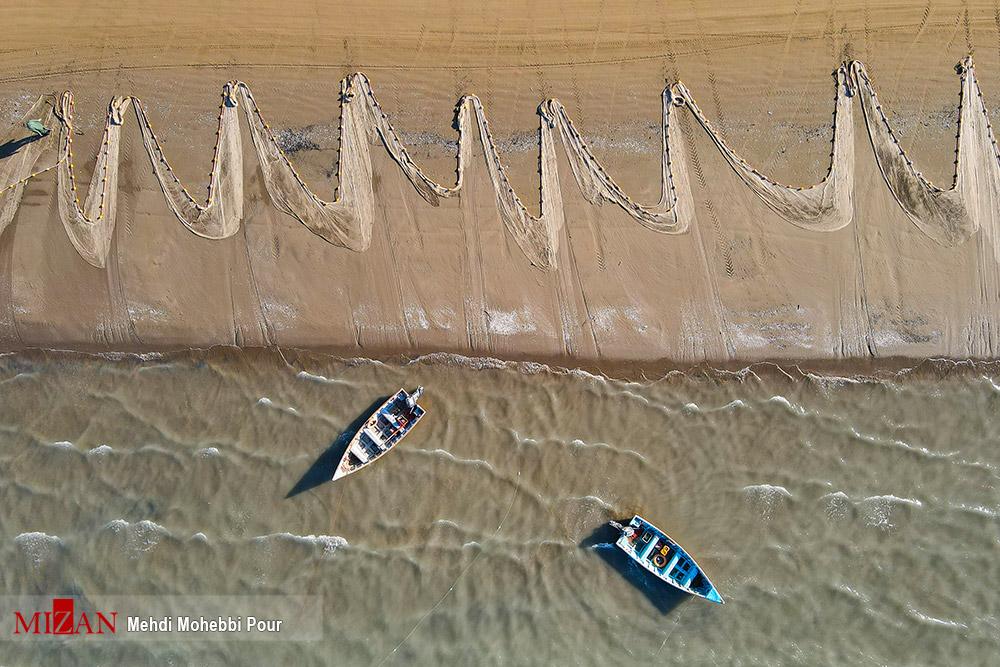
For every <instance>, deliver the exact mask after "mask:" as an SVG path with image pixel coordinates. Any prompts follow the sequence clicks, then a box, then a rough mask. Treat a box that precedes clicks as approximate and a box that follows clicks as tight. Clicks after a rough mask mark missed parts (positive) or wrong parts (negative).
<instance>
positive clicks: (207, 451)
mask: <svg viewBox="0 0 1000 667" xmlns="http://www.w3.org/2000/svg"><path fill="white" fill-rule="evenodd" d="M218 455H219V450H218V449H217V448H215V447H205V448H204V449H197V450H195V451H194V454H193V456H197V457H198V458H202V459H210V458H214V457H216V456H218Z"/></svg>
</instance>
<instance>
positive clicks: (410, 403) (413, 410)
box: [333, 387, 424, 480]
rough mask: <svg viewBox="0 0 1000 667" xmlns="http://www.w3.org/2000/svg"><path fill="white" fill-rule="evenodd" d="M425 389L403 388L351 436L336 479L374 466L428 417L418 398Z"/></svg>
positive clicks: (334, 476)
mask: <svg viewBox="0 0 1000 667" xmlns="http://www.w3.org/2000/svg"><path fill="white" fill-rule="evenodd" d="M423 392H424V388H423V387H417V389H416V391H414V392H413V393H412V394H408V393H406V390H405V389H400V390H399V391H398V392H396V393H395V394H394V395H393V396H392V397H391V398H389V400H388V401H386V402H385V403H383V404H382V407H380V408H379V409H378V410H376V411H375V413H374V414H373V415H372V416H371V417H369V418H368V419H367V421H365V423H364V425H363V426H362V427H361V428H360V429H358V432H357V433H356V434H355V435H354V438H352V439H351V444H350V445H349V446H348V447H347V451H346V452H344V456H343V457H341V459H340V463H339V464H338V465H337V470H336V471H335V472H334V473H333V479H334V480H338V479H340V478H341V477H346V476H348V475H350V474H351V473H354V472H357V471H359V470H361V469H362V468H365V467H367V466H369V465H371V464H372V463H374V462H375V461H376V460H377V459H379V458H381V457H382V455H384V454H385V453H386V452H388V451H389V450H390V449H392V448H393V447H395V446H396V445H397V444H398V443H399V441H400V440H402V439H403V436H405V435H406V434H407V433H409V432H410V430H411V429H412V428H413V427H414V426H416V424H417V422H418V421H420V418H421V417H423V416H424V409H423V408H422V407H420V406H419V405H417V399H418V398H420V395H421V394H422V393H423Z"/></svg>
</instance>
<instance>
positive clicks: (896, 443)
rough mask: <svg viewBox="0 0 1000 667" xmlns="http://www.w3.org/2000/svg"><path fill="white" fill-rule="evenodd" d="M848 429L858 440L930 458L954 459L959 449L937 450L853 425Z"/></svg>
mask: <svg viewBox="0 0 1000 667" xmlns="http://www.w3.org/2000/svg"><path fill="white" fill-rule="evenodd" d="M848 431H849V432H850V434H851V435H853V436H854V437H855V438H857V439H858V440H863V441H864V442H867V443H869V444H872V445H878V446H880V447H896V448H899V449H902V450H905V451H908V452H912V453H914V454H921V455H923V456H927V457H929V458H934V459H953V458H954V457H955V455H956V454H958V452H957V451H954V452H936V451H934V450H932V449H927V448H926V447H920V446H918V445H911V444H910V443H908V442H906V441H904V440H899V439H897V438H879V437H877V436H874V435H867V434H865V433H861V432H860V431H858V430H857V429H856V428H854V427H853V426H849V427H848Z"/></svg>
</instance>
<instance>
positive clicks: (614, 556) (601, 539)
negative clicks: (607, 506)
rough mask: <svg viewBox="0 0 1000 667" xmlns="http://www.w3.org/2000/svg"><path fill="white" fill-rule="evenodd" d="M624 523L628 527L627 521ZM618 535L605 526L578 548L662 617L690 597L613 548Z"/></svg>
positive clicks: (616, 531) (608, 526) (614, 529)
mask: <svg viewBox="0 0 1000 667" xmlns="http://www.w3.org/2000/svg"><path fill="white" fill-rule="evenodd" d="M624 523H628V519H626V520H625V521H624ZM619 534H620V533H619V532H618V530H617V529H616V528H614V527H612V526H611V525H610V524H604V525H602V526H601V527H599V528H598V529H597V530H595V531H594V532H592V533H591V534H590V535H588V536H587V537H586V538H585V539H584V540H583V541H582V542H580V546H581V547H583V548H586V549H590V550H591V551H593V552H594V553H595V554H597V555H598V556H600V557H601V558H602V559H603V560H604V562H606V563H607V564H608V565H610V566H611V567H612V568H613V569H614V570H615V571H616V572H618V574H620V575H621V576H622V578H623V579H625V581H627V582H628V583H630V584H631V585H632V586H634V587H635V588H637V589H638V590H639V591H640V592H641V593H642V594H643V595H645V596H646V599H648V600H649V601H650V602H651V603H652V604H653V606H654V607H656V609H657V611H659V612H660V613H661V614H663V615H664V616H666V615H667V614H669V613H670V612H671V611H673V610H674V609H675V608H676V607H677V605H679V604H680V603H682V602H685V601H686V600H687V599H688V598H689V597H691V596H689V595H688V594H687V593H683V592H681V591H679V590H677V589H676V588H674V587H673V586H671V585H670V584H667V583H664V582H662V581H660V580H659V579H657V578H656V577H654V576H653V575H652V574H650V573H649V572H647V571H646V570H644V569H642V567H640V566H639V565H638V564H636V563H635V562H634V561H633V560H632V559H631V558H629V557H628V555H626V554H625V552H624V551H622V550H621V549H619V548H618V547H616V546H615V541H616V540H617V539H618V535H619Z"/></svg>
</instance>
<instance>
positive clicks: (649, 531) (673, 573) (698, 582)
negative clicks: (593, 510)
mask: <svg viewBox="0 0 1000 667" xmlns="http://www.w3.org/2000/svg"><path fill="white" fill-rule="evenodd" d="M611 525H612V526H614V527H615V528H617V529H618V530H620V531H622V534H621V536H619V538H618V541H617V542H615V546H616V547H618V548H619V549H621V550H622V551H624V552H625V553H626V554H628V555H629V557H631V558H632V560H634V561H635V562H636V563H638V564H639V565H641V566H642V567H643V568H644V569H645V570H647V571H649V572H651V573H652V574H653V575H654V576H656V578H657V579H659V580H661V581H665V582H666V583H668V584H670V585H671V586H673V587H674V588H678V589H680V590H682V591H684V592H685V593H690V594H691V595H695V596H697V597H700V598H704V599H705V600H709V601H710V602H718V603H719V604H725V603H726V601H725V600H723V599H722V596H721V595H719V591H718V590H716V588H715V586H714V585H713V584H712V582H711V581H709V579H708V576H707V575H706V574H705V572H704V571H703V570H702V569H701V567H699V566H698V563H696V562H694V558H691V556H689V555H688V553H687V552H686V551H684V549H683V548H681V545H679V544H677V543H676V542H674V541H673V540H672V539H670V537H669V536H668V535H667V534H666V533H664V532H663V531H662V530H660V529H659V528H657V527H656V526H654V525H653V524H651V523H649V522H648V521H646V520H645V519H643V518H642V517H641V516H639V515H638V514H637V515H635V516H634V517H632V521H630V522H629V524H628V525H627V526H623V525H621V524H620V523H618V522H616V521H612V522H611Z"/></svg>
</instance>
